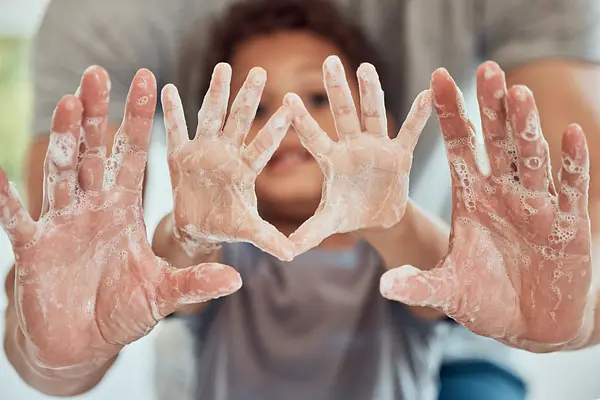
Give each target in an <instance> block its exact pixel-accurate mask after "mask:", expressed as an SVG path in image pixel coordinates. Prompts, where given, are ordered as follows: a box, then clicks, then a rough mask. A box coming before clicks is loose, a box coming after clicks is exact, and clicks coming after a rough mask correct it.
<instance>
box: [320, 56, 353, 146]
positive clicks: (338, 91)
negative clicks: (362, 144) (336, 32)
mask: <svg viewBox="0 0 600 400" xmlns="http://www.w3.org/2000/svg"><path fill="white" fill-rule="evenodd" d="M323 76H324V79H325V89H326V90H327V97H328V98H329V105H330V107H331V113H332V114H333V120H334V122H335V129H336V132H337V134H338V137H339V138H340V139H348V138H351V137H355V136H357V135H359V134H360V121H359V120H358V116H357V114H356V107H355V106H354V100H352V93H351V92H350V87H349V86H348V81H347V80H346V73H345V72H344V67H343V66H342V61H341V60H340V59H339V57H337V56H329V57H327V59H326V60H325V63H323Z"/></svg>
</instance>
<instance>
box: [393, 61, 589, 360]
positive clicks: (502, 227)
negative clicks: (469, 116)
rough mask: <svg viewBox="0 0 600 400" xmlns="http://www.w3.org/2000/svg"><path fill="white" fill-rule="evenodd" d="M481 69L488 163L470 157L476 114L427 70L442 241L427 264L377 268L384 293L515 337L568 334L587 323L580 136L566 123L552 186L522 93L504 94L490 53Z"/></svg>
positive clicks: (523, 343)
mask: <svg viewBox="0 0 600 400" xmlns="http://www.w3.org/2000/svg"><path fill="white" fill-rule="evenodd" d="M485 68H491V69H492V71H494V75H493V77H492V78H489V69H488V70H487V71H483V69H485ZM485 76H487V77H485ZM479 78H480V79H479V81H478V92H479V93H478V94H479V99H480V107H481V108H482V119H483V126H484V134H485V142H486V148H487V153H488V155H489V160H490V167H491V174H490V175H489V176H486V175H483V174H482V173H481V172H480V171H479V170H478V168H477V163H476V156H475V154H476V153H475V152H474V151H473V149H474V143H475V137H474V130H473V126H472V124H471V123H470V122H469V121H468V120H466V119H465V118H464V117H463V116H461V113H460V112H459V110H460V109H461V107H464V105H463V104H462V103H461V101H462V99H461V98H460V96H458V95H457V88H456V86H455V84H454V82H453V81H452V80H451V78H450V77H449V76H448V75H447V73H444V72H438V73H436V74H435V75H434V80H433V81H432V85H433V86H434V96H435V102H436V107H437V111H438V115H439V116H440V123H441V126H442V131H443V133H444V138H445V140H446V143H447V148H448V158H449V161H450V168H451V172H452V178H453V190H454V193H453V203H454V208H453V218H452V234H451V238H450V249H449V253H448V255H447V256H446V258H445V259H444V260H443V261H442V262H441V263H440V265H439V266H438V268H436V269H434V270H432V271H430V272H426V273H418V272H416V271H414V270H411V269H410V268H402V269H400V270H398V271H394V272H392V273H391V274H390V275H388V277H387V278H384V279H382V286H383V288H384V291H385V292H387V293H384V295H386V296H387V297H392V298H396V299H398V300H401V301H404V300H406V301H407V302H408V303H409V304H420V305H429V306H433V307H435V308H439V309H441V310H443V311H444V312H445V313H447V314H448V315H449V316H451V317H452V318H454V319H456V320H457V321H458V322H460V323H462V324H464V325H465V326H466V327H468V328H469V329H471V330H472V331H473V332H475V333H478V334H481V335H485V336H489V337H493V338H496V339H499V340H501V341H503V342H505V343H507V344H510V345H514V346H517V347H521V348H526V349H529V350H532V351H540V352H541V351H549V350H554V349H556V348H560V347H561V346H573V345H574V343H577V342H578V341H579V340H582V338H583V337H584V336H585V335H586V334H587V331H588V328H589V326H590V319H589V315H588V312H589V311H590V309H589V307H590V303H591V302H590V299H589V297H588V292H589V289H590V282H591V272H592V271H591V255H590V248H591V237H590V220H589V217H588V214H587V185H588V181H589V171H588V170H589V166H588V163H589V161H588V154H587V146H586V144H585V137H584V136H583V133H582V132H581V130H580V129H579V128H578V127H576V126H571V127H569V129H568V130H567V131H566V133H565V134H564V136H563V143H562V150H563V155H562V159H563V165H562V168H561V171H560V173H559V177H560V179H561V182H560V187H559V192H558V193H557V192H556V189H555V186H554V182H553V178H552V174H551V170H550V165H549V163H550V160H549V154H548V145H547V143H546V141H545V140H544V138H543V136H542V134H541V130H540V127H539V118H538V116H537V111H536V109H535V103H534V100H533V97H532V96H531V93H530V92H529V91H528V90H527V89H524V88H520V87H516V88H513V89H511V91H510V92H509V93H508V94H506V88H505V83H504V78H503V74H502V73H501V71H500V70H499V68H498V67H497V66H496V65H495V64H491V63H490V64H487V65H486V66H485V67H482V70H480V72H479ZM499 93H502V96H499V95H498V94H499ZM413 283H414V284H415V285H414V286H412V287H411V288H408V286H407V285H411V284H413Z"/></svg>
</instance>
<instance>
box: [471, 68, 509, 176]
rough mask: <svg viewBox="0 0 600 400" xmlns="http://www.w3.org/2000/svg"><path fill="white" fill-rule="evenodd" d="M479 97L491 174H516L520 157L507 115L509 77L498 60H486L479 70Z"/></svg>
mask: <svg viewBox="0 0 600 400" xmlns="http://www.w3.org/2000/svg"><path fill="white" fill-rule="evenodd" d="M477 99H478V100H479V113H480V115H481V123H482V126H483V137H484V142H485V148H486V151H487V154H488V158H489V160H490V168H491V174H492V175H493V176H496V177H500V176H502V175H503V174H506V173H511V172H512V173H515V172H516V170H517V169H516V163H517V159H516V152H515V151H514V148H513V146H512V144H511V143H512V137H510V135H511V131H512V128H511V125H510V122H509V120H508V118H507V105H506V99H507V92H506V78H505V76H504V71H502V69H500V67H499V66H498V64H496V63H495V62H492V61H488V62H485V63H483V64H481V66H480V67H479V68H478V69H477ZM511 164H512V167H511ZM511 168H512V169H511Z"/></svg>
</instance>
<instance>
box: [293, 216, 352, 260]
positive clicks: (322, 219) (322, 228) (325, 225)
mask: <svg viewBox="0 0 600 400" xmlns="http://www.w3.org/2000/svg"><path fill="white" fill-rule="evenodd" d="M319 208H321V207H319ZM341 222H342V221H341V216H340V214H339V212H336V211H335V210H334V209H333V208H331V207H323V208H322V209H321V210H320V211H317V212H316V213H315V215H313V216H312V217H310V218H309V219H308V220H307V221H306V222H304V223H303V224H302V225H300V227H299V228H298V229H297V230H296V231H295V232H294V233H292V234H291V235H290V240H291V241H292V243H294V246H295V247H296V255H298V254H302V253H304V252H305V251H308V250H310V249H312V248H314V247H317V246H318V245H319V244H320V243H321V242H322V241H323V240H325V239H326V238H328V237H329V236H331V235H333V234H335V233H337V232H338V231H339V229H340V226H341Z"/></svg>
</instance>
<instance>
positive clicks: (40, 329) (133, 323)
mask: <svg viewBox="0 0 600 400" xmlns="http://www.w3.org/2000/svg"><path fill="white" fill-rule="evenodd" d="M108 85H109V81H108V75H107V74H106V72H105V71H104V70H103V69H101V68H99V67H92V68H90V69H88V70H87V71H86V72H85V74H84V75H83V78H82V82H81V91H80V98H78V97H75V96H65V97H63V98H62V99H61V100H60V102H59V103H58V106H57V108H56V112H55V115H54V119H53V122H52V133H51V135H50V145H49V147H48V153H47V156H46V163H45V182H44V206H43V212H42V216H41V217H40V219H39V221H38V222H34V221H33V220H32V219H31V217H30V216H29V214H28V213H27V211H26V210H25V209H24V208H23V206H22V205H21V203H20V201H19V199H18V196H17V192H16V190H15V189H14V187H13V186H10V185H9V183H8V180H7V178H6V175H5V174H4V172H2V171H1V170H0V222H1V224H2V227H3V228H4V230H5V231H6V232H7V234H8V235H9V237H10V239H11V242H12V246H13V251H14V254H15V260H16V265H15V279H16V282H15V302H16V307H17V310H16V312H17V318H18V321H19V325H20V328H21V330H22V332H23V334H24V336H25V338H26V339H27V341H26V343H27V345H28V348H27V351H29V352H30V353H31V356H32V359H33V360H35V361H36V362H37V363H38V364H39V365H40V366H42V367H45V368H51V369H56V370H60V371H61V373H68V371H72V372H73V373H80V372H81V371H82V370H86V368H91V369H93V368H95V367H97V366H98V365H102V363H106V362H107V360H110V359H112V358H114V356H115V355H116V354H117V353H118V352H119V350H120V349H121V348H122V347H123V346H125V345H126V344H128V343H131V342H133V341H134V340H136V339H139V338H141V337H142V336H145V335H146V334H147V333H148V332H149V331H150V330H151V329H152V328H153V327H154V326H155V325H156V323H157V322H158V321H159V320H160V319H162V318H163V317H165V316H166V315H168V314H170V313H171V312H173V311H174V310H175V309H176V308H177V307H179V306H181V305H184V304H189V303H195V302H202V301H206V300H209V299H212V298H215V297H219V296H224V295H227V294H230V293H232V292H235V291H236V290H237V289H238V288H239V287H240V286H241V280H240V277H239V275H238V274H237V272H236V271H235V270H233V269H232V268H230V267H227V266H224V265H220V264H204V265H198V266H195V267H190V268H187V269H174V268H171V267H170V266H169V265H168V264H167V263H166V262H165V261H164V260H162V259H159V258H157V257H156V256H155V255H154V254H153V253H152V250H151V249H150V246H149V244H148V242H147V239H146V229H145V226H144V221H143V215H142V181H143V176H144V169H145V166H146V156H147V147H148V141H149V134H150V130H151V126H152V118H153V115H154V109H155V106H156V82H155V80H154V76H153V75H152V73H151V72H150V71H147V70H140V71H139V72H138V73H137V75H136V76H135V78H134V80H133V82H132V85H131V89H130V92H129V96H128V100H127V105H126V109H125V117H124V120H123V124H122V125H121V128H120V129H119V131H118V133H117V135H116V138H115V143H114V147H113V152H112V155H111V156H110V158H108V159H106V157H105V155H106V147H105V140H106V126H107V116H108ZM82 120H83V124H82ZM80 133H81V135H80Z"/></svg>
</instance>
